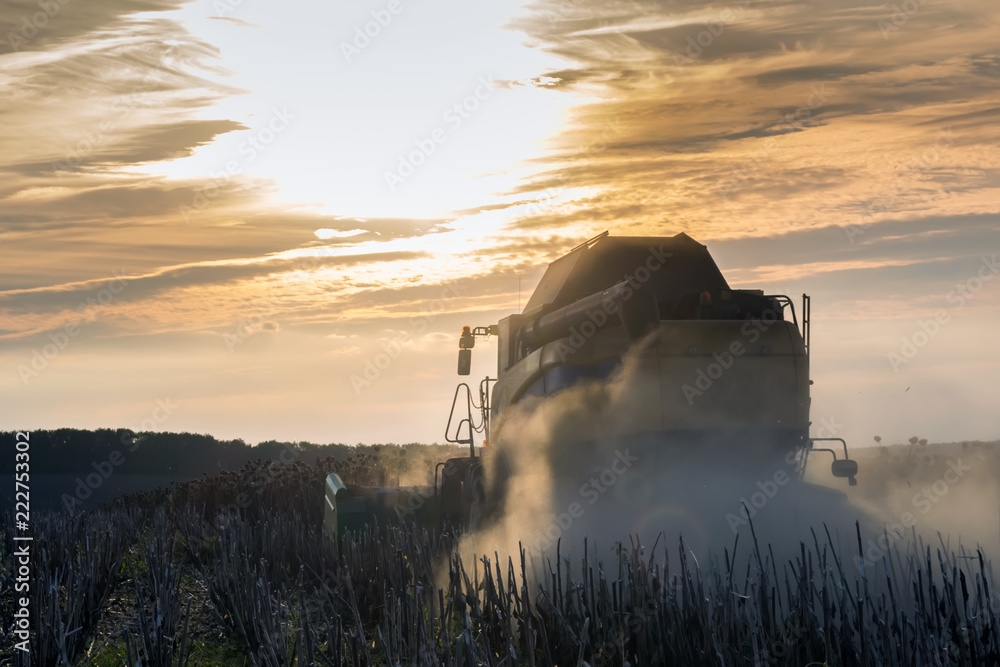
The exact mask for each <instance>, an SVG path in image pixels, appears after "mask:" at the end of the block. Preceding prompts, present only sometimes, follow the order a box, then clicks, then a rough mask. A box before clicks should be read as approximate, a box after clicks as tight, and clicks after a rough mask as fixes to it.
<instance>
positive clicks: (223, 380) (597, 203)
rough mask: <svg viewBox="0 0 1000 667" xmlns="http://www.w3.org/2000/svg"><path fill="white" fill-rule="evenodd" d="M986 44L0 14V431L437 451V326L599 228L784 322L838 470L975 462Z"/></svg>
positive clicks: (719, 26) (226, 1)
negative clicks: (697, 269)
mask: <svg viewBox="0 0 1000 667" xmlns="http://www.w3.org/2000/svg"><path fill="white" fill-rule="evenodd" d="M42 4H43V5H44V4H45V3H42ZM998 35H1000V12H997V8H996V4H995V3H994V2H991V1H990V0H906V2H902V1H901V0H897V1H896V2H894V3H892V2H890V3H887V4H881V3H880V2H876V1H874V0H872V1H868V2H866V1H863V0H837V1H833V0H820V1H818V2H809V3H802V2H791V1H789V0H773V1H772V0H745V1H743V0H741V1H737V2H720V3H714V4H713V3H694V2H685V1H684V0H666V1H663V2H645V1H630V0H623V1H621V2H610V3H609V2H597V0H565V1H562V2H545V1H538V2H531V3H519V2H512V1H506V0H500V1H497V2H492V3H485V4H480V3H465V2H461V3H460V2H454V1H452V0H443V1H439V2H427V1H423V2H414V1H412V0H389V1H385V0H377V1H368V0H366V1H359V2H351V3H319V2H308V1H306V0H291V1H289V2H281V3H278V2H266V1H265V0H200V1H197V2H183V1H175V0H135V1H133V2H124V1H123V0H84V1H80V0H77V1H75V2H73V1H71V2H68V3H67V4H65V5H64V4H61V2H57V1H56V0H51V2H50V3H49V14H46V13H45V11H42V10H41V9H40V5H39V3H38V2H36V1H35V0H4V2H3V3H2V4H0V38H2V41H0V120H2V122H0V172H2V178H0V250H2V257H3V263H2V265H0V313H2V323H0V369H2V370H3V372H2V373H0V401H2V405H3V412H2V420H3V428H4V429H13V428H22V429H23V428H33V429H38V428H56V427H80V428H98V427H129V428H139V427H140V426H141V425H143V424H146V425H149V424H151V423H155V428H156V429H157V430H169V431H192V432H201V433H210V434H213V435H215V436H218V437H224V438H243V439H245V440H246V441H248V442H251V443H256V442H258V441H262V440H267V439H272V438H273V439H278V440H311V441H313V442H324V443H326V442H348V443H355V442H365V443H375V442H413V441H417V442H433V441H441V440H442V439H443V431H444V426H445V422H446V419H447V409H448V407H449V405H450V399H451V394H452V391H453V388H454V385H455V383H456V381H457V379H458V378H457V377H456V375H455V357H456V352H455V351H456V349H457V339H458V333H459V332H460V329H461V326H462V325H465V324H469V325H486V324H491V323H495V322H496V321H497V320H498V319H499V318H500V317H503V316H505V315H507V314H509V313H511V312H514V311H516V310H517V307H518V303H519V292H518V290H519V286H520V303H521V304H522V305H523V303H524V302H525V301H526V300H527V298H528V296H529V295H530V293H531V290H532V289H533V288H534V287H535V285H536V284H537V281H538V280H539V278H540V276H541V274H542V272H543V271H544V268H545V266H546V265H547V263H548V262H549V261H551V260H553V259H555V258H556V257H558V256H560V255H561V254H563V253H564V252H565V251H566V250H568V249H569V248H571V247H573V246H575V245H577V244H578V243H580V242H581V241H583V240H585V239H587V238H589V237H591V236H593V235H594V234H597V233H599V232H601V231H604V230H606V229H607V230H610V231H611V233H612V234H613V235H640V234H641V235H673V234H676V233H678V232H681V231H683V232H686V233H688V234H689V235H691V236H692V237H694V238H695V239H696V240H698V241H700V242H702V243H705V244H706V245H708V247H709V250H710V251H711V253H712V254H713V256H714V257H715V259H716V261H717V263H718V264H719V266H720V268H721V269H722V271H723V273H724V274H725V275H726V276H727V278H728V279H729V282H730V284H731V285H732V286H734V287H743V288H761V289H764V290H766V291H767V292H780V293H785V294H789V295H792V296H793V297H794V298H795V300H796V302H797V301H798V299H799V296H800V295H801V294H802V293H803V292H807V293H809V294H811V295H812V297H813V350H812V353H813V358H812V369H813V379H814V380H815V385H814V386H813V403H812V408H813V410H812V414H813V420H814V422H815V423H816V424H819V423H820V422H821V421H822V420H827V424H828V426H829V425H830V424H833V425H835V426H834V427H833V429H832V430H833V431H834V432H835V434H836V435H838V436H843V437H846V438H848V441H849V442H850V443H851V444H858V445H861V444H870V443H871V442H872V437H873V436H874V435H880V436H882V438H883V439H884V440H885V441H887V442H894V441H902V440H905V439H906V438H908V437H910V436H912V435H917V436H919V437H925V438H928V439H929V440H931V441H954V440H965V439H995V438H997V437H1000V421H998V419H997V414H998V412H1000V410H998V407H1000V382H998V375H1000V353H998V351H997V340H998V330H1000V278H997V275H996V274H997V273H998V272H1000V265H998V264H997V253H998V251H1000V161H998V158H1000V148H998V147H1000V39H998ZM935 318H937V320H936V321H935ZM904 339H905V340H906V341H907V342H906V343H905V344H904ZM399 341H406V342H403V343H402V344H401V345H400V347H399V351H398V354H396V350H395V347H394V346H395V345H397V343H398V342H399ZM910 344H913V345H914V347H913V349H912V350H907V345H910ZM386 348H389V349H391V350H393V352H394V354H395V356H396V358H395V359H394V360H393V361H392V363H391V364H389V365H388V366H387V367H385V368H384V369H381V370H379V371H378V374H377V377H374V378H373V379H372V380H371V381H370V383H368V384H364V385H361V384H360V383H358V382H357V381H356V380H355V381H353V382H352V376H354V377H355V378H359V377H363V376H364V373H365V369H366V366H367V365H369V364H372V363H373V362H374V360H375V359H376V357H377V355H379V354H380V353H381V352H382V351H383V350H384V349H386ZM495 349H496V348H495V343H494V342H492V341H491V342H488V343H480V344H479V345H477V348H476V351H475V357H474V366H473V377H481V376H483V375H485V374H486V373H491V374H495V371H496V366H495V360H496V357H495ZM890 354H895V355H899V356H898V357H896V361H895V362H893V361H892V358H891V357H890ZM900 358H902V359H903V360H904V361H903V362H900V361H899V359H900ZM372 375H373V374H372V373H369V377H371V376H372ZM165 405H166V406H169V409H164V407H163V406H165ZM827 432H828V433H829V429H828V431H827Z"/></svg>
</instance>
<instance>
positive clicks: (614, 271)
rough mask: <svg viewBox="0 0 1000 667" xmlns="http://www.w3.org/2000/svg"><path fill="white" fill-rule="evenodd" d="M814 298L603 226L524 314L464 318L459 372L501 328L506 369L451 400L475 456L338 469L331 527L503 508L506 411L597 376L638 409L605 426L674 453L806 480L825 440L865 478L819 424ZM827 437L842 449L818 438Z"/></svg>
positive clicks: (466, 519)
mask: <svg viewBox="0 0 1000 667" xmlns="http://www.w3.org/2000/svg"><path fill="white" fill-rule="evenodd" d="M809 308H810V301H809V297H808V296H806V295H803V297H802V311H801V313H800V315H801V322H799V320H798V319H797V317H796V313H795V307H794V304H793V303H792V301H791V299H790V298H788V297H787V296H783V295H765V294H764V293H763V292H762V291H760V290H745V289H743V290H736V289H731V288H730V287H729V285H728V283H727V282H726V279H725V278H724V277H723V275H722V273H721V272H720V271H719V268H718V267H717V266H716V264H715V261H714V260H713V259H712V257H711V255H710V254H709V253H708V249H707V248H706V247H705V246H703V245H702V244H700V243H698V242H696V241H695V240H693V239H692V238H691V237H689V236H687V235H686V234H678V235H676V236H673V237H612V236H609V235H608V233H607V232H605V233H603V234H601V235H599V236H596V237H594V238H593V239H590V240H589V241H587V242H585V243H583V244H581V245H579V246H577V247H576V248H574V249H573V250H571V251H570V252H569V253H568V254H566V255H565V256H564V257H561V258H560V259H558V260H556V261H554V262H552V264H550V265H549V267H548V269H547V270H546V272H545V275H544V276H543V277H542V280H541V282H540V283H539V285H538V287H537V289H536V290H535V292H534V293H533V294H532V296H531V298H530V299H529V300H528V302H527V304H526V305H525V308H524V311H523V312H522V313H519V314H512V315H509V316H507V317H505V318H503V319H501V320H500V321H499V323H497V324H491V325H489V326H477V327H474V328H473V327H465V328H464V329H463V331H462V335H461V338H460V339H459V353H458V354H459V356H458V373H459V375H469V373H470V366H471V355H472V349H473V348H474V347H475V343H476V339H477V338H480V337H489V336H495V337H496V338H497V341H498V350H497V372H496V377H495V378H492V377H486V378H485V379H483V380H482V381H481V382H480V383H479V388H478V392H477V393H478V397H476V396H474V393H473V391H472V389H471V388H470V387H469V385H468V384H466V383H464V382H463V383H461V384H459V385H458V387H457V388H456V390H455V396H454V399H453V401H452V407H451V414H450V416H449V419H448V425H447V427H446V439H447V440H448V442H452V443H459V444H463V445H467V446H468V447H469V455H468V456H467V457H461V458H454V459H450V460H448V461H446V462H443V463H440V464H438V466H437V468H436V469H435V471H434V482H433V484H432V485H429V486H427V487H398V486H397V487H384V488H367V487H366V488H349V487H345V485H344V484H343V482H342V481H341V480H340V477H339V476H338V475H337V474H335V473H331V474H330V475H329V476H328V477H327V481H326V508H325V520H324V530H325V531H326V532H327V533H328V534H329V535H330V536H333V537H336V536H338V535H339V534H341V532H342V531H344V530H352V529H356V528H358V527H360V526H363V525H365V524H369V523H371V522H373V521H377V522H378V523H379V524H380V525H386V524H390V523H396V522H399V521H401V520H404V521H405V520H412V521H416V522H418V523H421V524H423V525H439V526H440V525H449V524H450V525H453V526H461V527H463V528H465V529H475V528H476V527H478V525H479V524H480V523H481V522H483V521H484V520H487V519H489V518H495V517H496V515H497V514H498V513H499V512H501V511H502V509H503V507H504V505H505V500H506V498H505V495H506V494H505V489H506V484H505V482H506V476H507V474H509V469H510V466H508V465H506V464H507V463H509V461H507V460H506V457H507V456H508V454H507V453H506V451H507V450H506V448H505V447H504V444H503V432H504V422H505V420H506V419H507V418H508V416H509V415H511V414H513V413H514V412H515V411H516V410H517V409H518V408H521V407H525V406H527V405H531V406H534V407H535V408H536V409H538V408H541V409H544V408H545V406H546V403H547V402H550V401H552V400H553V397H555V396H557V395H559V394H560V393H562V392H564V391H565V390H567V389H570V388H574V387H580V386H584V385H585V384H586V383H588V382H589V383H593V382H600V381H617V382H622V383H625V384H626V386H625V387H624V390H625V392H626V395H627V397H628V398H627V400H625V401H622V402H620V403H619V405H621V406H622V408H621V409H622V410H626V411H627V419H622V420H614V421H616V424H615V426H614V429H615V430H614V433H612V434H611V435H610V436H608V435H607V434H603V435H602V437H613V438H614V439H615V441H616V442H618V443H626V444H629V445H630V446H633V447H635V448H636V450H637V451H639V450H640V449H641V450H644V451H650V450H654V449H655V450H657V451H658V452H660V454H661V456H660V457H659V460H660V461H662V462H663V464H664V465H667V466H669V465H673V464H675V463H676V464H677V465H680V464H681V462H683V461H685V460H686V459H685V457H688V458H690V455H691V453H692V452H693V453H695V454H697V455H698V456H700V457H701V459H702V460H704V459H705V458H706V457H708V458H709V459H710V460H714V461H716V462H717V463H715V464H713V465H720V466H721V465H725V464H726V463H727V461H728V462H729V463H730V464H732V465H745V463H746V462H747V461H753V462H755V463H756V464H758V465H759V469H760V470H772V471H773V470H774V469H775V466H776V465H777V466H780V465H782V461H788V462H790V463H792V464H793V468H792V469H793V471H794V475H793V476H794V477H795V478H796V482H795V483H797V484H805V482H803V481H802V476H803V474H804V471H805V466H806V462H807V461H808V459H809V455H810V454H811V453H814V452H817V451H822V452H825V453H829V454H832V455H833V465H832V474H833V475H834V476H835V477H841V478H847V479H849V481H850V484H851V485H854V484H855V483H856V481H855V475H856V474H857V470H858V466H857V463H856V462H855V461H853V460H851V459H849V458H848V456H847V445H846V443H845V442H844V441H843V440H842V439H840V438H811V437H810V436H809V426H810V421H809V403H810V398H809V387H810V385H811V384H812V382H811V380H810V379H809ZM623 370H624V371H627V372H623ZM581 417H583V416H581ZM491 426H492V428H491ZM480 439H482V443H483V445H484V447H478V446H477V444H476V443H477V442H478V441H479V440H480ZM825 441H834V443H836V444H835V447H836V449H834V448H831V447H817V446H816V445H817V443H821V442H823V444H825ZM830 444H833V443H830ZM838 450H842V452H843V455H842V456H838ZM516 451H517V450H516V449H511V450H510V452H511V453H510V454H509V456H515V455H516ZM644 467H648V466H645V465H644ZM487 470H489V474H487ZM558 470H559V469H558V468H554V473H553V474H554V475H558V474H559V472H558ZM567 481H568V483H571V484H572V483H575V480H574V479H570V480H567Z"/></svg>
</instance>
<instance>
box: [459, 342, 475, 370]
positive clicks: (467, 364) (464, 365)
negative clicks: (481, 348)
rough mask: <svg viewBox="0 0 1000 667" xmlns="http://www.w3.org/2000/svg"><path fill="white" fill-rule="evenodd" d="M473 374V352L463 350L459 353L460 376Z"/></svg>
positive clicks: (466, 349)
mask: <svg viewBox="0 0 1000 667" xmlns="http://www.w3.org/2000/svg"><path fill="white" fill-rule="evenodd" d="M470 372H472V350H470V349H468V348H463V349H461V350H459V351H458V374H459V375H468V374H469V373H470Z"/></svg>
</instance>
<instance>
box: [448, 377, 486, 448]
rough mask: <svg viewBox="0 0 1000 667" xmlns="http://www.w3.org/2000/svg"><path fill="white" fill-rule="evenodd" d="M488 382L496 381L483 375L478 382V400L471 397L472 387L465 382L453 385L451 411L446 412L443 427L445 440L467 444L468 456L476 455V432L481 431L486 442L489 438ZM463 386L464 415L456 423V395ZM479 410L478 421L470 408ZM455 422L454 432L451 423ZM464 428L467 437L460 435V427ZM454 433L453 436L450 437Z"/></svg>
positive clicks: (460, 391)
mask: <svg viewBox="0 0 1000 667" xmlns="http://www.w3.org/2000/svg"><path fill="white" fill-rule="evenodd" d="M490 382H496V378H491V377H489V376H487V377H485V378H484V379H483V380H482V381H481V382H480V383H479V402H478V403H477V402H476V401H475V400H474V399H473V398H472V389H471V388H470V387H469V385H468V384H466V383H465V382H460V383H459V384H458V386H457V387H455V396H454V397H453V398H452V399H451V411H450V412H449V413H448V425H447V426H445V429H444V438H445V440H446V441H448V442H451V443H454V444H457V445H469V456H472V457H475V456H476V437H475V434H476V433H482V434H483V438H484V440H486V441H487V442H488V441H489V438H490ZM463 387H464V388H465V416H464V417H462V418H461V419H460V420H459V421H458V422H457V423H456V422H455V408H456V407H458V396H459V394H460V393H462V388H463ZM473 408H475V409H476V410H479V411H480V417H479V423H476V421H475V420H474V419H473V418H472V410H473ZM452 423H455V429H454V432H453V431H452V428H451V425H452ZM463 426H464V427H465V429H466V431H465V432H466V433H467V434H468V437H465V438H463V437H462V428H463ZM453 433H454V437H452V435H453Z"/></svg>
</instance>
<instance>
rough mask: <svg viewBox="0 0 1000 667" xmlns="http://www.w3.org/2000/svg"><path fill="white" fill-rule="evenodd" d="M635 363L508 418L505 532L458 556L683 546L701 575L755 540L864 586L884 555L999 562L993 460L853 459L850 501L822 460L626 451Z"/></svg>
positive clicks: (539, 560)
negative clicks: (932, 554)
mask: <svg viewBox="0 0 1000 667" xmlns="http://www.w3.org/2000/svg"><path fill="white" fill-rule="evenodd" d="M638 362H639V360H638V359H637V358H636V357H635V356H630V357H629V358H626V359H625V361H624V363H623V366H622V369H621V372H620V373H619V374H618V375H617V376H615V377H613V378H611V379H609V380H608V381H604V382H592V383H588V384H582V385H577V386H574V387H573V388H571V389H567V390H565V391H563V392H561V393H559V394H557V395H556V396H550V397H547V398H546V399H545V400H544V401H535V402H526V403H524V404H523V405H522V406H520V407H519V408H518V410H517V412H516V413H515V414H513V415H511V416H510V417H508V419H507V420H506V422H505V423H504V425H503V431H502V436H501V441H500V443H499V444H498V445H497V446H496V447H495V448H493V451H491V452H489V453H488V454H487V471H488V472H487V477H488V480H487V486H488V488H490V491H491V492H496V491H497V488H496V487H497V485H499V484H500V483H501V482H500V481H498V480H506V482H505V484H506V489H505V493H503V494H502V495H503V497H504V503H503V507H502V511H501V512H500V513H499V514H500V516H502V518H501V519H498V520H495V521H494V522H492V523H489V524H487V525H486V526H484V527H483V528H482V529H480V530H479V531H476V532H473V533H471V534H470V535H468V536H466V538H465V539H464V542H463V552H465V553H467V554H469V555H470V556H471V555H473V554H493V553H494V552H496V553H498V554H500V555H509V556H511V557H513V558H514V560H515V562H516V561H517V558H518V554H519V552H520V549H521V548H523V549H524V550H525V552H526V556H527V557H528V559H529V560H530V561H531V562H533V563H535V565H536V566H538V565H542V566H545V567H547V564H552V565H553V566H554V564H555V555H556V550H557V548H558V550H559V553H560V556H561V557H563V558H579V557H580V556H581V555H582V554H583V551H584V541H585V540H586V543H587V545H588V546H587V549H588V551H590V553H592V554H594V555H596V556H597V557H599V558H601V559H602V560H605V561H608V560H610V561H612V562H613V560H614V559H613V553H614V552H615V550H616V549H617V545H619V544H621V545H623V546H624V547H626V548H628V547H630V545H632V544H641V545H643V546H644V547H646V548H647V549H648V548H650V547H652V546H653V545H654V544H657V545H658V546H657V553H658V554H659V553H661V552H662V550H663V549H664V548H665V547H666V548H667V549H669V550H670V555H671V556H670V557H671V559H672V560H673V557H674V555H677V554H678V550H679V549H681V548H682V542H681V540H682V539H683V549H684V550H685V552H686V553H689V554H691V555H693V556H694V557H695V563H697V562H701V563H704V562H705V560H704V559H707V558H717V559H721V558H723V554H724V552H725V551H728V557H729V558H730V559H731V560H735V561H736V562H737V563H746V559H747V558H748V557H749V558H752V557H753V554H754V552H755V543H754V534H755V535H756V543H757V544H756V548H759V550H760V553H761V554H763V556H764V558H765V559H773V561H774V562H775V563H777V565H778V569H779V570H780V569H781V567H782V564H784V563H787V562H789V561H794V559H796V558H797V557H799V556H800V554H801V553H802V551H801V549H802V544H804V545H805V546H806V548H807V549H809V550H812V551H814V552H815V551H817V549H818V550H819V551H820V552H822V551H824V550H827V549H829V548H830V547H832V549H833V551H832V552H831V553H833V554H836V558H837V559H839V560H840V561H841V562H842V563H843V566H844V567H845V569H846V568H848V567H852V568H854V569H855V570H856V571H857V572H858V573H860V572H861V571H862V569H863V568H865V569H866V570H867V571H868V573H869V574H871V573H872V572H876V571H878V569H879V568H881V567H883V560H882V557H883V556H884V555H887V554H890V553H895V554H896V556H899V555H900V554H911V553H920V552H922V551H923V550H924V549H925V548H926V545H935V547H937V546H940V545H941V544H943V545H944V546H945V548H947V549H949V550H957V549H958V548H959V546H960V545H961V546H963V547H965V548H966V549H969V548H972V549H973V550H974V549H975V548H976V546H977V545H978V546H980V547H981V548H983V550H984V552H985V553H986V554H987V556H989V554H991V553H994V552H996V549H995V548H994V547H995V546H996V545H997V544H998V540H1000V512H998V509H1000V495H998V488H997V483H996V480H997V478H998V475H997V473H998V472H1000V459H998V456H997V454H998V453H997V451H996V450H995V449H994V448H993V447H992V446H990V445H988V444H982V443H980V444H978V445H977V446H970V445H968V444H967V445H966V446H965V448H964V449H963V448H961V447H959V446H955V447H952V448H950V449H948V448H939V449H937V450H934V451H932V449H933V448H928V449H927V450H926V451H922V452H920V453H915V452H914V451H913V448H912V447H910V448H909V449H907V448H905V447H898V448H895V447H884V448H882V449H881V450H876V449H875V448H859V447H855V448H854V449H853V450H852V451H851V454H852V457H853V458H856V459H858V460H859V463H860V472H859V474H858V485H857V486H853V487H851V486H848V482H847V480H846V479H843V478H835V477H833V476H832V475H831V471H830V467H829V465H830V461H831V458H830V457H829V456H827V455H826V454H824V453H822V452H816V453H814V454H813V455H812V456H811V457H810V460H809V464H808V467H807V470H806V474H805V475H804V479H800V478H799V477H800V476H799V474H798V470H799V461H798V457H797V456H796V452H794V451H778V450H777V449H776V448H775V446H774V444H773V443H769V442H750V441H747V440H746V439H745V438H743V439H740V440H738V441H733V440H732V439H729V438H726V437H724V436H720V437H718V438H717V439H716V440H714V441H712V440H707V439H704V438H703V439H700V440H699V441H697V442H670V443H668V442H664V441H658V440H657V439H656V438H637V437H630V438H622V437H619V436H617V435H616V433H621V432H622V430H623V426H624V425H627V424H628V423H629V420H631V419H634V417H635V411H636V410H641V409H643V400H642V399H643V397H638V396H635V395H633V394H632V391H631V390H630V389H629V388H630V387H634V383H632V382H630V374H632V373H636V372H639V371H638V370H637V369H639V367H640V365H639V363H638ZM849 444H850V443H849ZM859 532H860V537H861V540H860V545H859ZM939 533H940V534H941V537H939ZM737 537H738V542H737ZM734 547H735V548H736V554H735V558H734ZM674 562H676V561H674Z"/></svg>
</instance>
